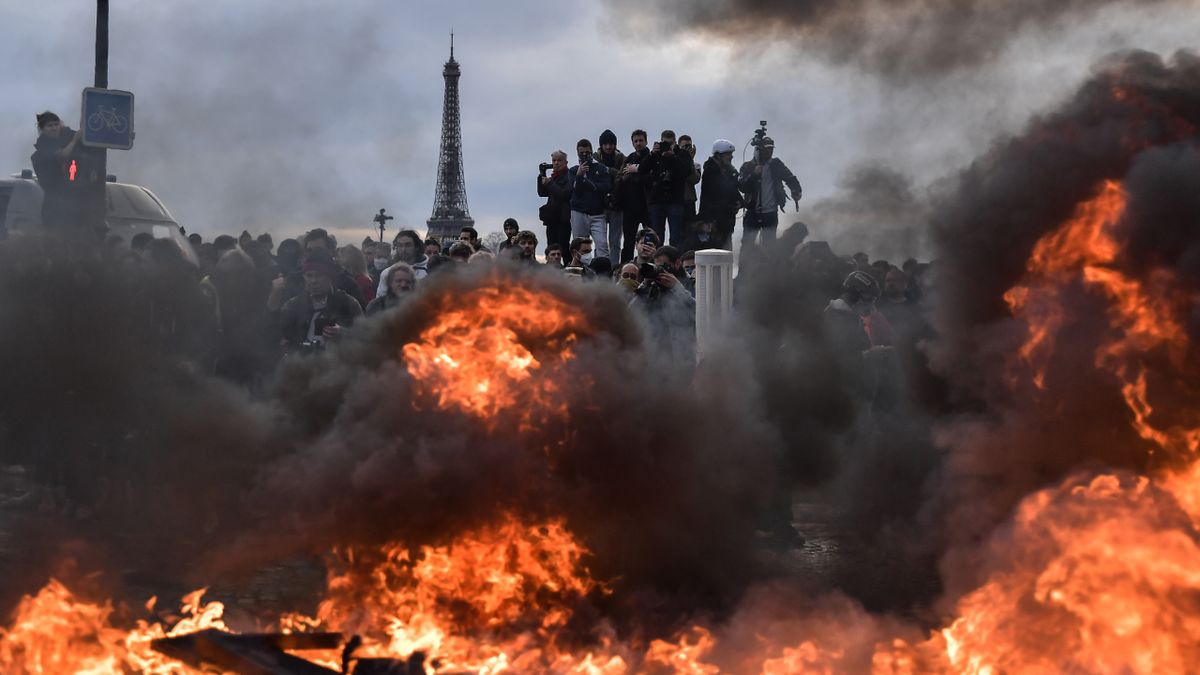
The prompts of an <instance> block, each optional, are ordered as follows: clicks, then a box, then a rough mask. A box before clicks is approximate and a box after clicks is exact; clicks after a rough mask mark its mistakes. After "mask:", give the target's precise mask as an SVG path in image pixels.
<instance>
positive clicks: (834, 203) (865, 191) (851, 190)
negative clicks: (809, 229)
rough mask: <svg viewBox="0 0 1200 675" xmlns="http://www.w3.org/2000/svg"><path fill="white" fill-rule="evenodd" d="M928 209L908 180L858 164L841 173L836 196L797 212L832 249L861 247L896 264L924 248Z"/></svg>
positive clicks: (884, 168) (892, 171) (890, 171)
mask: <svg viewBox="0 0 1200 675" xmlns="http://www.w3.org/2000/svg"><path fill="white" fill-rule="evenodd" d="M928 210H929V206H928V201H927V199H926V198H925V195H923V194H922V193H921V191H920V190H918V189H917V188H916V187H915V186H914V185H913V182H912V179H911V178H909V177H908V176H906V175H905V174H903V173H901V172H900V171H897V170H895V169H893V168H891V167H888V166H878V165H872V164H861V165H859V166H855V167H853V168H851V169H850V170H849V171H848V172H846V174H845V175H844V176H842V178H841V179H840V180H839V181H838V191H837V193H836V194H834V195H831V196H829V197H826V198H824V199H820V200H818V201H816V202H814V203H813V204H812V205H811V206H806V207H805V208H804V210H803V211H802V213H801V214H800V215H801V217H802V218H803V219H804V220H805V222H809V223H813V224H814V229H815V231H814V232H813V236H815V237H817V238H820V239H826V240H828V241H829V244H830V246H832V247H833V249H834V250H835V251H840V252H843V253H846V254H850V253H855V252H857V251H865V252H867V253H868V254H869V255H870V256H871V258H872V259H879V258H882V259H885V260H888V261H890V262H891V263H892V264H894V265H900V264H901V263H902V262H903V261H904V260H905V259H907V258H909V257H918V256H920V257H924V256H923V254H924V253H925V252H926V251H927V250H928V243H927V242H926V241H925V239H926V237H925V234H926V230H925V228H924V224H925V223H926V222H927V221H928ZM818 223H819V227H818V226H817V224H818Z"/></svg>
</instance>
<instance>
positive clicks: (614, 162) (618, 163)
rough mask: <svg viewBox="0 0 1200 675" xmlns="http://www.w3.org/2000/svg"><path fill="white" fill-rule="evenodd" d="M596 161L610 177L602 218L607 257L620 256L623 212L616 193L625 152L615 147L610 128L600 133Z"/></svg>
mask: <svg viewBox="0 0 1200 675" xmlns="http://www.w3.org/2000/svg"><path fill="white" fill-rule="evenodd" d="M596 161H597V162H600V163H601V164H603V165H604V166H605V168H607V169H608V175H609V176H610V177H611V178H612V190H609V192H608V197H607V199H606V200H605V203H604V220H605V222H606V223H607V226H608V248H607V250H608V258H610V259H612V258H617V257H620V251H621V223H622V222H624V215H625V212H624V211H622V210H621V205H620V204H619V203H618V200H617V195H618V193H619V192H620V190H621V175H622V174H621V169H622V168H623V167H624V166H625V153H623V152H621V151H620V150H618V149H617V135H616V134H614V133H613V132H612V130H611V129H605V130H604V133H602V134H600V152H599V153H597V154H596Z"/></svg>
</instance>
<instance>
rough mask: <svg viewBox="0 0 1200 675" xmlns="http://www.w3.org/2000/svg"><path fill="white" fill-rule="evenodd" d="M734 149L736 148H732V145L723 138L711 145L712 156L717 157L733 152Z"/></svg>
mask: <svg viewBox="0 0 1200 675" xmlns="http://www.w3.org/2000/svg"><path fill="white" fill-rule="evenodd" d="M735 149H736V148H734V147H733V143H730V142H729V141H727V140H725V139H724V138H720V139H717V142H716V143H713V154H714V155H719V154H721V153H723V152H733V151H734V150H735Z"/></svg>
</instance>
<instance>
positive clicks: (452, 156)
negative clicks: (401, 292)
mask: <svg viewBox="0 0 1200 675" xmlns="http://www.w3.org/2000/svg"><path fill="white" fill-rule="evenodd" d="M461 75H462V70H461V69H460V68H459V67H458V61H455V60H454V34H453V33H451V34H450V60H449V61H447V62H446V65H445V66H444V67H443V68H442V78H443V79H445V80H446V93H445V97H444V98H443V102H442V143H441V150H440V152H439V153H438V167H437V186H436V187H435V188H434V190H433V215H431V216H429V220H427V221H426V224H427V225H429V233H428V234H427V235H426V236H427V237H430V238H433V239H437V240H439V241H441V242H442V243H443V244H446V243H447V242H449V241H450V240H453V239H457V238H458V235H459V233H460V232H461V231H462V228H464V227H467V226H474V225H475V221H474V220H473V219H472V218H471V212H470V210H469V209H468V208H467V185H466V180H465V179H464V178H463V158H462V124H461V121H460V119H459V112H458V78H459V77H460V76H461Z"/></svg>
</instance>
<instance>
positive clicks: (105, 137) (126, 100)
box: [80, 87, 133, 150]
mask: <svg viewBox="0 0 1200 675" xmlns="http://www.w3.org/2000/svg"><path fill="white" fill-rule="evenodd" d="M80 127H81V129H82V131H83V144H84V145H86V146H88V147H92V148H113V149H116V150H128V149H129V148H131V147H133V94H132V93H130V92H128V91H121V90H119V89H97V88H95V87H88V88H86V89H84V90H83V114H82V117H81V120H80Z"/></svg>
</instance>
